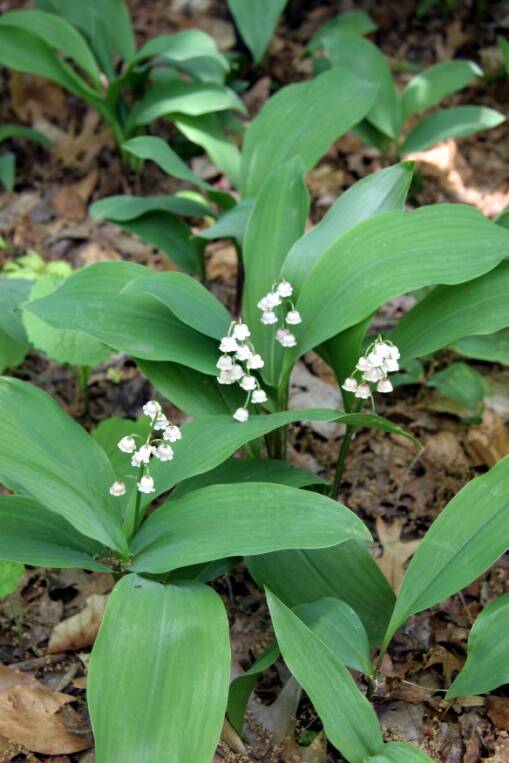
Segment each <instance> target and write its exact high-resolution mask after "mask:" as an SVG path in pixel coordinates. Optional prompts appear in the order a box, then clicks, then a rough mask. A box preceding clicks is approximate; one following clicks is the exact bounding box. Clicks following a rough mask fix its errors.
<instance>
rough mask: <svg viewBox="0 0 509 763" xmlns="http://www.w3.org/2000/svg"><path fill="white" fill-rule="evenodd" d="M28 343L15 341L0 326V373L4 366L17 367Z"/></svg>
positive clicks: (23, 356)
mask: <svg viewBox="0 0 509 763" xmlns="http://www.w3.org/2000/svg"><path fill="white" fill-rule="evenodd" d="M29 347H30V345H28V344H27V343H26V342H17V341H16V339H13V338H12V337H11V336H9V334H7V333H6V332H5V331H3V330H2V329H1V328H0V373H3V372H4V371H5V369H6V368H17V367H18V366H19V365H20V364H21V363H22V362H23V360H24V359H25V356H26V354H27V352H28V350H29Z"/></svg>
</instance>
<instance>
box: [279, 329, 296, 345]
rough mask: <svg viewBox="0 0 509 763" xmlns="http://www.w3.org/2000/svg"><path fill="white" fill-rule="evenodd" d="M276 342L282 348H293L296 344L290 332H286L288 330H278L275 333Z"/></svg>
mask: <svg viewBox="0 0 509 763" xmlns="http://www.w3.org/2000/svg"><path fill="white" fill-rule="evenodd" d="M276 341H278V342H279V344H280V345H281V346H282V347H295V345H296V344H297V340H296V339H295V336H294V334H292V332H291V331H288V329H278V330H277V331H276Z"/></svg>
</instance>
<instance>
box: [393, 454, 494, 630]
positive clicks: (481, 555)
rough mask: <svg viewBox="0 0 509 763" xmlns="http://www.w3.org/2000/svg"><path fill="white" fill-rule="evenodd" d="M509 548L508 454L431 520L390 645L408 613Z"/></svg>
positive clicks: (435, 601)
mask: <svg viewBox="0 0 509 763" xmlns="http://www.w3.org/2000/svg"><path fill="white" fill-rule="evenodd" d="M507 548H509V458H504V459H502V460H501V461H499V462H498V464H497V465H496V466H494V467H493V468H492V469H490V471H489V472H488V473H487V474H484V475H483V476H482V477H477V478H476V479H474V480H472V481H471V482H469V483H468V485H466V486H465V487H464V488H463V489H462V490H460V492H459V493H458V494H457V495H456V496H455V497H454V498H453V499H452V501H450V502H449V503H448V504H447V506H446V507H445V509H443V510H442V513H441V514H440V515H439V516H438V517H437V519H435V521H434V522H433V524H432V525H431V527H430V529H429V530H428V532H427V533H426V535H425V536H424V539H423V541H422V543H421V545H420V546H419V548H418V549H417V551H416V552H415V555H414V557H413V559H412V561H411V562H410V564H409V566H408V569H407V571H406V573H405V577H404V578H403V585H402V586H401V590H400V592H399V594H398V598H397V600H396V606H395V607H394V612H393V613H392V618H391V622H390V623H389V627H388V629H387V633H386V635H385V639H384V644H388V643H389V641H390V639H391V638H392V637H393V635H394V633H395V632H396V631H397V630H398V628H399V627H400V626H401V625H402V624H403V623H404V622H405V620H407V619H408V618H409V617H410V615H413V614H415V613H416V612H420V611H422V610H423V609H427V608H428V607H432V606H433V605H434V604H438V602H439V601H442V600H443V599H446V598H447V597H448V596H452V594H454V593H456V592H457V591H460V590H461V589H462V588H464V587H465V586H467V585H468V584H469V583H470V582H472V580H475V578H477V577H479V575H481V574H482V573H483V572H484V571H485V570H487V569H488V567H490V565H491V564H493V562H494V561H496V559H498V557H499V556H500V555H501V554H503V553H504V551H506V550H507Z"/></svg>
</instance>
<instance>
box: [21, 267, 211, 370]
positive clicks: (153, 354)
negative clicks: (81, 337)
mask: <svg viewBox="0 0 509 763" xmlns="http://www.w3.org/2000/svg"><path fill="white" fill-rule="evenodd" d="M151 272H152V271H150V270H149V269H148V268H144V267H142V266H141V265H136V264H135V263H132V262H99V263H97V264H95V265H90V266H89V267H87V268H85V269H84V270H82V271H80V272H79V273H75V274H74V275H73V276H71V277H70V278H68V279H67V280H66V282H65V283H64V284H63V286H61V287H60V288H59V289H58V290H57V291H56V292H54V293H53V294H51V295H50V296H48V297H43V298H42V299H38V300H36V301H35V302H30V303H29V304H28V305H27V306H26V310H28V311H29V312H31V313H34V315H37V316H39V317H40V318H41V319H42V320H43V321H46V323H49V324H50V325H51V326H55V327H56V328H66V329H72V330H73V331H83V332H84V333H85V334H88V335H89V336H93V337H95V338H96V339H99V341H101V342H104V343H105V344H107V345H109V346H110V347H113V348H114V349H116V350H118V351H120V352H127V353H129V354H131V355H134V356H137V357H140V358H145V359H147V360H171V361H175V362H178V363H182V364H184V365H189V366H190V367H191V368H196V369H197V370H199V371H201V372H202V373H208V374H214V375H215V374H216V372H217V369H216V362H217V343H216V342H213V341H212V340H211V339H209V338H207V337H205V336H203V335H202V334H199V333H198V332H196V331H194V330H193V329H191V328H189V327H188V326H185V325H184V324H183V323H182V322H181V321H179V320H177V319H176V318H175V317H173V316H172V314H171V313H170V311H169V310H168V309H167V308H166V307H164V305H161V303H160V302H158V301H157V300H156V299H154V298H153V297H150V296H147V295H133V294H131V295H128V294H122V291H123V289H124V288H125V286H127V284H128V283H129V282H130V281H132V280H134V279H135V278H137V277H143V276H146V275H149V274H150V273H151Z"/></svg>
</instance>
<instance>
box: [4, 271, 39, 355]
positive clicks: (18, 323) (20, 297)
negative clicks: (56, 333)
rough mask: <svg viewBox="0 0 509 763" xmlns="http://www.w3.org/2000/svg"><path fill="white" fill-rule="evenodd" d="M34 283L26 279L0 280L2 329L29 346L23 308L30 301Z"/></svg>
mask: <svg viewBox="0 0 509 763" xmlns="http://www.w3.org/2000/svg"><path fill="white" fill-rule="evenodd" d="M32 285H33V281H29V280H28V279H26V278H0V329H2V330H3V331H5V333H6V334H8V335H9V336H11V337H12V338H13V339H15V340H16V341H17V342H20V343H22V344H28V338H27V335H26V331H25V328H24V326H23V321H22V319H21V316H22V312H21V306H22V304H23V303H24V302H25V301H26V300H27V299H28V295H29V294H30V289H31V288H32Z"/></svg>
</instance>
